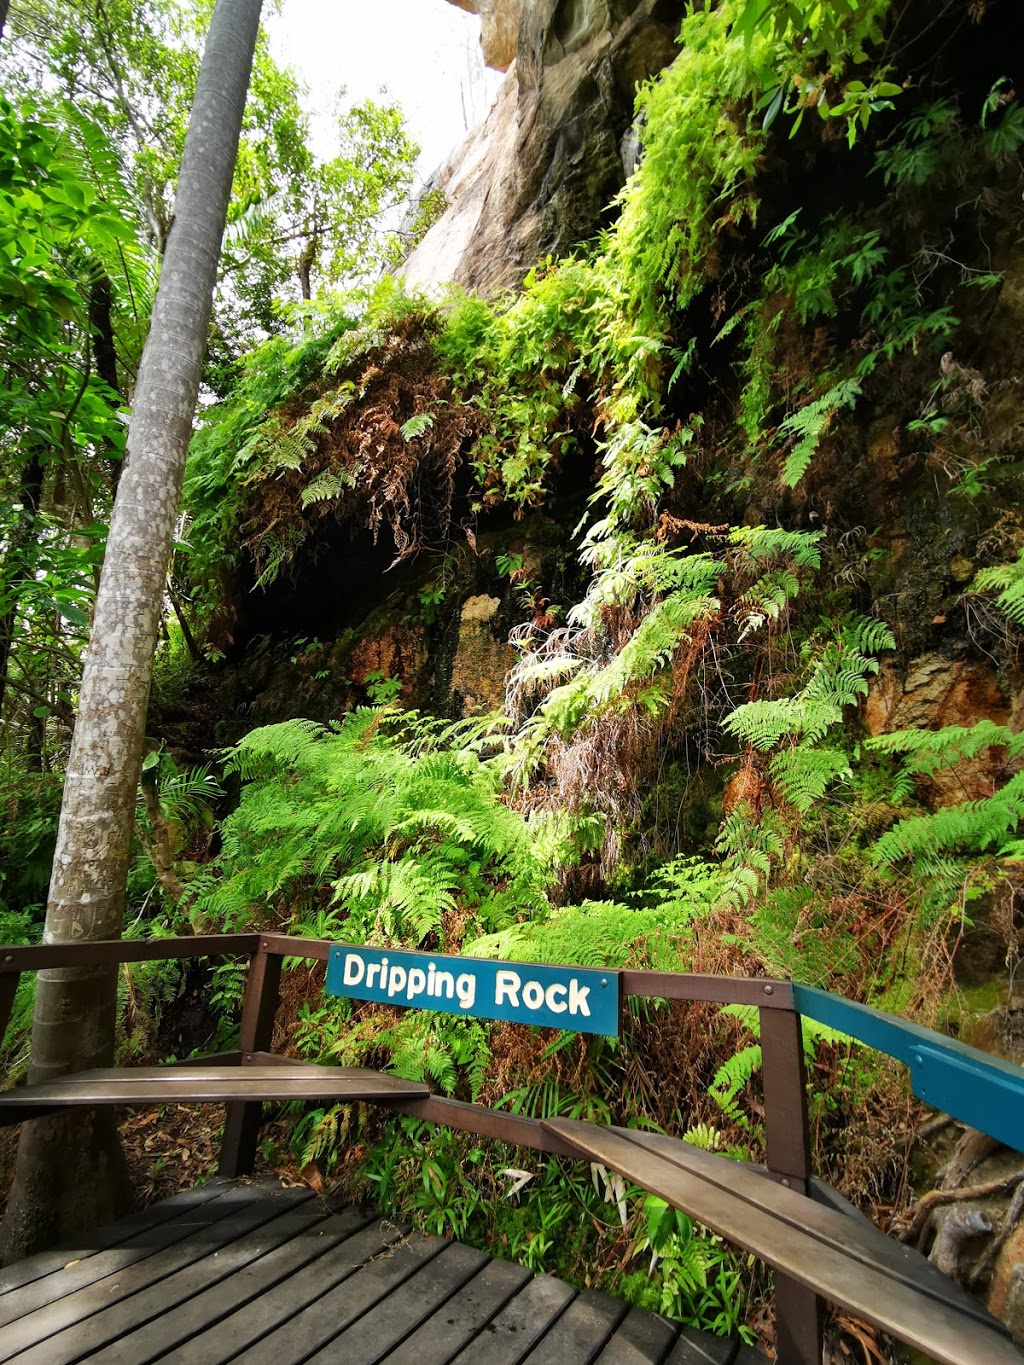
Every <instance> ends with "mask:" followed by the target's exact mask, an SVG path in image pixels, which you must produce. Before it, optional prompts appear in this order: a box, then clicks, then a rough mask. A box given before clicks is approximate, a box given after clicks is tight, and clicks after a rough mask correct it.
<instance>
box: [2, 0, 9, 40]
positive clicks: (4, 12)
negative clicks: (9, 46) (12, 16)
mask: <svg viewBox="0 0 1024 1365" xmlns="http://www.w3.org/2000/svg"><path fill="white" fill-rule="evenodd" d="M10 7H11V0H0V38H2V37H3V36H4V25H5V24H6V23H7V11H8V10H9V9H10Z"/></svg>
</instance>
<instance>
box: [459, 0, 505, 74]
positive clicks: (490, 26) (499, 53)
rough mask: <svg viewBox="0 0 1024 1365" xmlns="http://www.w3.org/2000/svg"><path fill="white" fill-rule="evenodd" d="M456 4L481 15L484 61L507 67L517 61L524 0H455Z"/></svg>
mask: <svg viewBox="0 0 1024 1365" xmlns="http://www.w3.org/2000/svg"><path fill="white" fill-rule="evenodd" d="M451 3H452V4H453V5H457V6H458V7H459V9H464V10H466V11H468V13H470V14H479V16H480V47H481V48H482V50H483V54H484V65H485V66H490V67H493V69H494V70H495V71H507V70H508V69H509V67H510V66H511V65H512V63H513V61H515V55H516V40H517V39H518V37H519V21H520V19H521V17H522V11H523V0H451Z"/></svg>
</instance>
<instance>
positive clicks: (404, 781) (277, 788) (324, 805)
mask: <svg viewBox="0 0 1024 1365" xmlns="http://www.w3.org/2000/svg"><path fill="white" fill-rule="evenodd" d="M488 742H489V741H488V737H487V731H486V727H485V726H484V725H482V724H481V723H479V722H460V723H458V724H455V725H443V724H441V723H439V722H433V721H428V720H425V719H422V718H420V717H418V716H417V715H416V714H415V713H412V712H405V713H403V712H399V711H397V710H395V709H393V708H388V707H384V708H381V709H373V708H364V709H361V710H359V711H355V712H353V713H351V714H350V715H349V716H348V717H347V718H346V719H345V720H344V721H342V722H339V723H337V724H334V725H331V726H329V727H327V728H323V727H321V726H317V725H313V724H311V723H310V722H307V721H288V722H285V723H284V724H281V725H273V726H267V727H265V728H264V729H261V730H255V731H253V732H252V733H251V734H249V735H247V736H246V738H245V739H243V740H242V741H241V743H240V744H238V745H237V746H236V747H235V748H234V749H233V750H232V751H230V753H229V754H228V755H227V760H226V770H227V772H228V773H235V774H237V775H238V776H240V777H241V778H243V779H244V781H245V783H246V785H245V788H244V790H243V793H242V799H241V802H240V804H239V806H238V809H237V810H236V811H235V812H234V813H233V814H232V815H230V816H229V817H228V818H227V819H226V820H225V821H224V823H223V825H222V831H221V832H222V838H223V855H222V862H223V869H224V873H225V875H224V876H223V879H222V880H219V881H217V882H216V883H215V884H213V885H211V886H210V887H209V888H208V889H207V890H206V891H204V893H203V894H202V895H201V896H200V898H199V900H198V902H197V906H196V909H197V912H198V913H200V914H205V915H211V916H215V917H216V919H217V922H218V923H222V924H226V925H236V926H241V925H244V924H249V923H253V922H258V921H259V919H260V918H261V917H262V916H265V915H266V914H267V913H268V912H271V911H272V910H273V909H274V908H275V907H281V908H284V907H289V908H290V911H291V915H290V923H291V924H292V925H293V926H294V927H296V928H297V929H298V930H299V931H300V932H301V931H302V930H303V929H304V928H305V929H310V930H311V931H312V932H314V933H315V936H316V937H323V936H325V935H326V934H329V933H335V934H337V933H344V935H345V937H346V938H348V939H349V940H350V941H354V942H364V941H377V942H396V941H397V942H402V941H404V942H407V943H414V944H418V945H424V944H428V943H430V944H437V945H438V946H439V947H441V948H442V949H443V948H445V947H449V948H457V947H458V946H460V944H461V940H462V936H463V934H464V932H465V928H466V926H467V924H473V925H476V926H478V927H479V928H480V929H482V930H497V929H500V928H503V927H504V926H505V925H506V924H508V923H509V921H510V920H511V919H513V918H514V917H515V916H517V915H519V914H529V913H530V912H531V911H532V910H533V909H535V908H536V907H537V906H539V905H541V904H543V902H544V888H545V884H546V877H545V870H544V868H543V866H542V864H541V863H540V861H539V859H538V858H537V856H536V853H535V852H534V849H533V847H532V844H531V841H530V838H529V833H528V830H527V828H526V827H525V825H524V824H523V822H522V820H521V819H520V818H519V817H518V816H516V815H515V814H513V812H511V811H509V810H508V809H507V808H506V807H505V806H503V805H501V804H500V802H498V801H497V800H496V799H495V798H496V793H497V790H498V785H499V783H500V771H499V769H498V768H497V766H496V765H495V763H494V761H493V760H492V759H488V758H487V757H486V754H485V750H486V746H487V744H488ZM327 885H329V886H330V888H331V894H330V896H329V897H326V898H325V897H324V895H323V892H322V889H321V888H324V887H325V886H327ZM278 914H280V911H278Z"/></svg>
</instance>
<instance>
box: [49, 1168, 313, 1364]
mask: <svg viewBox="0 0 1024 1365" xmlns="http://www.w3.org/2000/svg"><path fill="white" fill-rule="evenodd" d="M296 1193H299V1192H298V1191H296ZM317 1203H318V1201H316V1200H310V1199H306V1200H303V1202H302V1203H301V1204H300V1205H299V1207H298V1208H293V1209H286V1210H285V1211H284V1212H282V1213H280V1214H279V1216H278V1217H276V1218H271V1219H270V1221H269V1222H265V1223H264V1224H263V1225H262V1226H261V1227H258V1228H255V1229H254V1230H253V1231H251V1232H248V1233H246V1234H245V1235H243V1236H241V1237H239V1238H238V1239H237V1240H235V1241H232V1242H228V1243H227V1244H225V1245H224V1246H220V1247H218V1248H216V1249H215V1250H213V1251H211V1252H210V1253H209V1254H207V1255H205V1256H202V1255H199V1256H197V1257H196V1258H195V1259H193V1260H192V1261H190V1262H189V1264H187V1265H185V1266H182V1268H181V1269H180V1270H176V1271H174V1272H173V1273H172V1274H170V1275H166V1276H164V1278H163V1279H161V1280H158V1281H157V1282H156V1283H155V1284H152V1285H150V1286H149V1288H148V1289H142V1290H140V1291H139V1292H138V1293H135V1294H128V1295H127V1296H126V1297H119V1298H118V1299H117V1300H116V1301H115V1302H114V1303H111V1304H109V1306H107V1307H105V1308H101V1309H100V1310H99V1312H96V1313H93V1315H92V1316H91V1317H89V1318H87V1319H86V1320H85V1321H84V1322H76V1323H73V1324H72V1325H71V1326H70V1327H68V1328H66V1329H65V1330H64V1331H63V1332H60V1333H58V1334H57V1335H56V1336H52V1337H50V1338H49V1339H48V1340H47V1341H46V1343H45V1346H44V1348H43V1349H45V1352H46V1361H47V1365H71V1362H72V1361H75V1360H81V1359H83V1358H84V1357H86V1356H89V1355H99V1356H103V1355H106V1354H110V1355H115V1354H116V1356H117V1360H118V1365H126V1363H127V1361H128V1359H129V1358H133V1357H134V1358H135V1359H138V1358H139V1356H138V1351H137V1348H136V1349H134V1350H133V1349H132V1348H131V1347H128V1346H126V1344H125V1342H124V1341H123V1340H122V1338H123V1337H124V1336H125V1334H126V1333H129V1332H132V1330H133V1328H137V1327H142V1326H143V1325H144V1324H148V1323H151V1322H153V1320H154V1319H156V1323H157V1325H158V1326H159V1325H161V1324H163V1325H164V1327H165V1328H167V1329H170V1330H171V1331H176V1330H177V1325H178V1323H179V1321H181V1320H184V1319H187V1317H188V1311H187V1310H188V1306H189V1299H190V1298H191V1297H192V1296H193V1295H196V1294H199V1293H201V1292H202V1291H203V1290H204V1289H206V1288H207V1286H210V1287H212V1288H213V1289H214V1290H215V1291H219V1292H220V1293H221V1295H222V1296H226V1295H227V1293H228V1291H227V1289H226V1288H225V1287H224V1286H223V1284H222V1282H223V1281H224V1280H225V1279H227V1278H228V1276H229V1275H231V1274H232V1273H233V1272H234V1271H236V1270H241V1269H244V1267H245V1266H246V1265H248V1264H250V1263H251V1262H252V1261H255V1260H258V1258H259V1257H261V1256H263V1255H265V1254H266V1253H268V1252H272V1251H273V1250H274V1249H275V1248H276V1247H278V1246H280V1245H281V1244H282V1243H285V1242H288V1241H289V1240H290V1239H291V1238H292V1237H294V1236H295V1235H296V1234H298V1233H300V1232H303V1231H305V1230H307V1229H308V1228H310V1227H312V1226H314V1225H315V1224H317V1223H322V1222H323V1218H324V1213H323V1209H322V1207H316V1205H317ZM255 1204H256V1201H254V1208H255ZM311 1206H313V1207H311ZM222 1226H223V1225H222ZM179 1340H181V1337H180V1335H178V1336H175V1337H174V1338H173V1339H172V1342H171V1344H172V1345H174V1344H176V1342H177V1341H179ZM154 1354H156V1352H149V1353H148V1354H144V1355H143V1356H142V1357H141V1358H142V1359H143V1360H150V1359H152V1357H153V1355H154ZM33 1355H34V1353H33V1352H31V1351H30V1352H27V1353H26V1354H25V1355H24V1356H23V1357H22V1359H23V1360H24V1362H25V1365H29V1362H31V1361H32V1360H33Z"/></svg>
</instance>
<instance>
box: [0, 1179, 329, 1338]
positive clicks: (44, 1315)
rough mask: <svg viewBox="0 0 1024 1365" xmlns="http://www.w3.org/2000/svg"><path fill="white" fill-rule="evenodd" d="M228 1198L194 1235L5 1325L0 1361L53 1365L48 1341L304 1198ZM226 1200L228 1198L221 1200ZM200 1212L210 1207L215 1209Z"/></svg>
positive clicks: (291, 1193) (289, 1193)
mask: <svg viewBox="0 0 1024 1365" xmlns="http://www.w3.org/2000/svg"><path fill="white" fill-rule="evenodd" d="M231 1193H232V1194H234V1195H238V1196H240V1197H239V1198H238V1199H236V1200H234V1201H233V1202H234V1203H235V1209H234V1211H232V1212H229V1214H228V1216H227V1217H226V1218H221V1219H218V1221H217V1222H215V1223H211V1224H210V1225H209V1226H207V1227H202V1228H199V1229H198V1231H197V1232H196V1233H195V1235H194V1236H191V1237H186V1238H184V1239H183V1240H181V1241H179V1242H177V1243H175V1244H174V1245H173V1246H169V1247H167V1248H165V1249H164V1250H162V1251H158V1252H157V1253H156V1254H155V1255H150V1256H146V1257H145V1259H143V1260H138V1261H135V1262H134V1263H133V1264H131V1265H129V1266H128V1267H127V1268H126V1269H125V1270H123V1271H119V1272H117V1273H116V1274H114V1275H108V1276H107V1277H105V1278H104V1279H102V1280H99V1281H97V1282H96V1283H95V1284H89V1285H86V1286H85V1287H84V1288H82V1289H79V1290H77V1291H76V1292H75V1293H73V1294H68V1295H66V1296H65V1297H63V1298H60V1299H58V1300H56V1301H55V1302H53V1303H50V1304H47V1305H46V1306H45V1307H42V1308H39V1309H36V1311H35V1312H33V1313H28V1314H26V1315H25V1316H24V1317H20V1318H18V1320H17V1321H16V1322H13V1323H11V1325H10V1326H9V1327H6V1328H5V1329H4V1331H3V1332H2V1333H0V1359H10V1358H11V1357H13V1356H17V1355H18V1354H19V1353H22V1359H21V1361H19V1365H28V1363H29V1362H30V1361H31V1362H32V1365H36V1362H38V1363H39V1365H54V1362H55V1359H56V1357H55V1356H54V1354H53V1353H52V1348H51V1343H50V1340H49V1339H50V1338H51V1337H54V1336H56V1334H57V1333H58V1332H62V1331H64V1330H65V1329H66V1328H68V1327H71V1326H73V1325H74V1324H75V1323H80V1322H82V1321H84V1320H85V1319H86V1318H89V1317H91V1316H92V1315H93V1313H97V1312H99V1311H100V1310H101V1309H103V1308H106V1307H107V1306H108V1305H109V1304H111V1303H112V1302H114V1301H115V1300H117V1299H122V1298H126V1297H128V1295H131V1294H137V1293H138V1292H139V1291H140V1290H142V1289H146V1288H147V1287H148V1286H149V1285H151V1284H155V1283H156V1282H157V1281H158V1280H162V1279H164V1278H165V1277H166V1276H168V1275H173V1274H174V1272H175V1271H176V1270H180V1269H181V1268H182V1267H183V1266H186V1265H189V1264H190V1263H191V1262H192V1261H195V1260H197V1259H198V1258H199V1257H202V1256H207V1255H209V1254H210V1253H211V1252H213V1251H216V1250H217V1249H218V1248H219V1247H222V1246H225V1245H227V1244H228V1243H230V1242H233V1241H235V1239H236V1238H238V1237H241V1236H243V1235H244V1234H245V1233H247V1232H249V1231H250V1230H251V1229H252V1228H254V1227H258V1226H259V1225H260V1224H261V1223H266V1222H269V1221H270V1220H271V1219H272V1218H275V1217H276V1216H277V1215H278V1214H279V1213H281V1212H282V1211H283V1210H284V1209H285V1208H287V1207H288V1206H289V1205H290V1204H295V1203H297V1202H299V1200H301V1199H304V1198H308V1197H309V1192H308V1191H305V1190H302V1191H300V1190H279V1191H277V1192H275V1193H271V1194H266V1195H264V1196H263V1197H262V1198H259V1199H253V1198H252V1197H251V1195H248V1192H247V1191H243V1190H237V1191H232V1192H231ZM246 1195H248V1197H246ZM227 1199H228V1196H225V1200H226V1201H227ZM206 1207H208V1208H209V1207H216V1204H214V1205H212V1206H211V1205H207V1206H206Z"/></svg>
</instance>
